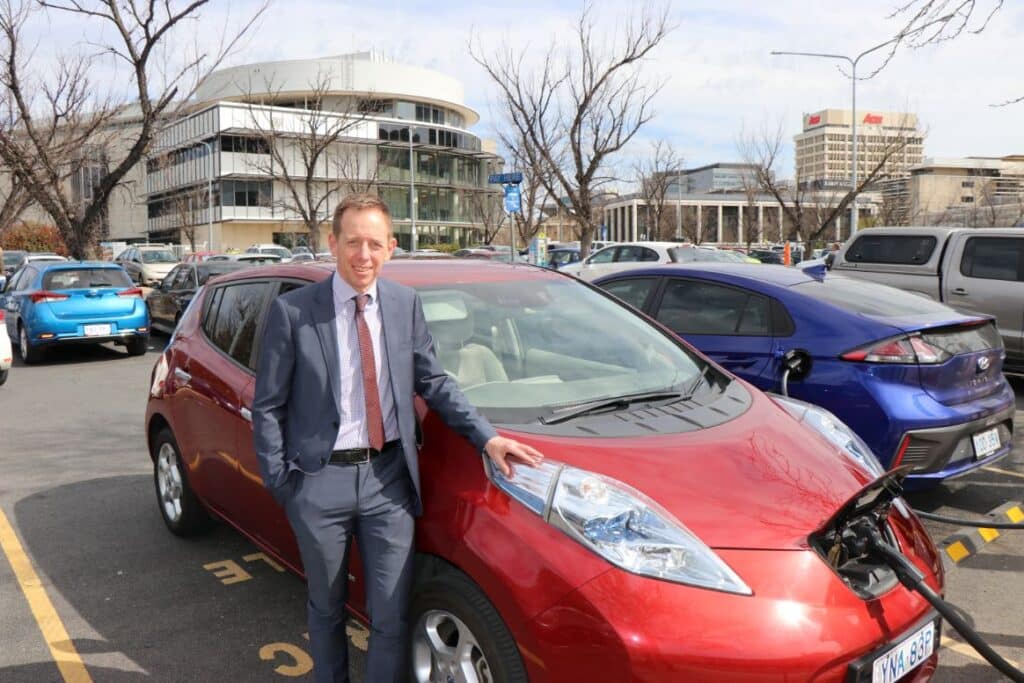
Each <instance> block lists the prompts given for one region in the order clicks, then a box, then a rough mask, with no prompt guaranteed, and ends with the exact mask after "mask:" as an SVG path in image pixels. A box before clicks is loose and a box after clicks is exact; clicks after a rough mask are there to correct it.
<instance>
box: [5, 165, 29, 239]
mask: <svg viewBox="0 0 1024 683" xmlns="http://www.w3.org/2000/svg"><path fill="white" fill-rule="evenodd" d="M4 175H5V176H7V177H5V178H2V179H0V188H2V190H0V238H2V237H3V235H4V233H5V232H6V231H7V230H9V229H10V228H11V227H12V226H13V225H15V223H17V221H18V219H19V218H21V214H23V213H24V212H25V209H27V208H28V205H29V203H31V201H32V200H31V198H30V197H29V195H28V192H27V191H26V190H25V186H24V185H23V184H22V182H21V180H20V179H19V178H18V177H17V176H15V175H13V174H10V173H6V174H4Z"/></svg>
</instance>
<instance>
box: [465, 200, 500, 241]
mask: <svg viewBox="0 0 1024 683" xmlns="http://www.w3.org/2000/svg"><path fill="white" fill-rule="evenodd" d="M465 200H466V202H467V206H466V208H467V209H468V211H467V213H468V214H469V220H470V221H472V222H473V223H476V224H478V225H480V226H481V227H482V228H483V234H482V235H481V236H480V241H481V242H483V243H484V244H490V243H491V242H493V241H494V238H495V237H497V236H498V233H499V232H501V229H502V226H503V224H504V223H505V217H506V216H505V210H504V208H503V207H502V205H501V195H499V194H497V193H495V192H487V191H479V192H467V193H466V194H465Z"/></svg>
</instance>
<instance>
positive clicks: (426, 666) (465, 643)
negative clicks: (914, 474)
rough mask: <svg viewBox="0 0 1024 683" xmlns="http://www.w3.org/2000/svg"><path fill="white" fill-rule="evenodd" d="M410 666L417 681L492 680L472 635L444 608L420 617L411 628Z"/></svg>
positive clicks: (468, 682)
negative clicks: (414, 626) (413, 628)
mask: <svg viewBox="0 0 1024 683" xmlns="http://www.w3.org/2000/svg"><path fill="white" fill-rule="evenodd" d="M412 667H413V676H414V679H415V680H416V682H417V683H494V676H493V674H492V672H491V667H490V666H489V665H488V663H487V658H486V657H485V656H484V653H483V650H482V649H481V647H480V643H479V642H478V640H477V638H476V636H475V635H473V632H472V631H471V630H470V628H469V627H468V626H467V625H466V623H465V622H464V621H462V620H461V619H459V618H458V617H457V616H455V615H454V614H452V613H451V612H448V611H445V610H430V611H429V612H426V613H424V614H423V616H421V617H420V619H419V621H418V623H417V624H416V629H415V630H414V631H413V643H412Z"/></svg>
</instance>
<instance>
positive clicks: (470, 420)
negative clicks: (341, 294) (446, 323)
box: [252, 276, 496, 514]
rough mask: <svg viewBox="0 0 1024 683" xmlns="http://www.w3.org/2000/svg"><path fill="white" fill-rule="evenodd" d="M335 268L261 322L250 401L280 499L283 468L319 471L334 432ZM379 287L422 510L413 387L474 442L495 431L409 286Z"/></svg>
mask: <svg viewBox="0 0 1024 683" xmlns="http://www.w3.org/2000/svg"><path fill="white" fill-rule="evenodd" d="M332 278H333V276H332V277H329V278H327V279H325V280H323V281H322V282H318V283H316V284H313V285H309V286H307V287H302V288H299V289H296V290H292V291H291V292H288V293H286V294H283V295H282V296H280V297H278V298H277V299H276V300H275V301H274V302H273V303H272V304H271V307H270V313H269V315H268V316H267V325H266V327H265V329H264V331H263V338H262V342H261V346H260V353H259V364H258V366H257V369H256V392H255V396H254V399H253V406H252V407H253V410H252V425H253V435H254V439H255V445H256V455H257V457H258V458H259V462H260V471H261V474H262V475H263V483H264V485H266V487H267V488H268V489H270V492H271V493H272V494H273V495H274V498H276V499H277V500H278V502H281V503H283V502H284V501H285V500H287V497H288V495H290V492H291V487H290V485H289V475H291V473H292V472H293V471H295V470H298V471H300V472H302V473H304V474H306V475H316V474H319V473H320V471H321V470H322V469H323V468H324V467H325V466H326V464H327V461H328V459H329V458H330V455H331V450H332V449H333V448H334V441H335V439H336V438H337V436H338V427H339V420H340V419H341V417H340V409H339V400H340V392H341V391H342V390H343V389H342V387H341V386H340V381H341V380H340V370H339V368H338V351H337V349H338V333H337V328H336V327H335V320H334V291H333V289H332V283H331V280H332ZM377 296H378V305H379V306H380V310H381V317H382V321H383V325H382V330H383V336H384V346H385V348H386V349H387V361H388V371H389V373H390V375H391V393H392V396H393V397H394V401H395V412H396V414H397V417H398V430H399V433H400V434H401V439H402V448H403V451H404V455H405V462H406V465H407V466H408V468H409V475H410V477H411V478H412V483H413V485H414V486H415V488H416V514H421V513H422V511H423V506H422V504H421V502H420V471H419V462H418V460H417V455H416V412H415V409H414V406H413V396H414V394H419V395H420V396H422V397H423V399H424V400H425V401H426V402H427V405H429V406H430V407H431V408H432V409H433V410H434V411H435V412H436V413H437V414H438V415H439V416H440V417H441V419H442V420H444V421H445V422H446V423H447V424H448V425H449V426H451V427H452V429H454V430H455V431H457V432H459V433H460V434H462V435H463V436H464V437H466V438H467V439H469V441H470V442H471V443H472V444H473V446H475V447H476V448H478V449H481V450H482V449H483V446H484V444H485V443H487V441H488V440H489V439H490V438H491V437H493V436H495V435H496V432H495V431H494V428H493V427H492V426H491V425H490V423H488V422H487V420H485V419H484V418H483V417H482V416H481V415H480V414H479V413H478V412H477V411H476V409H475V408H474V407H473V406H472V405H471V404H470V403H469V401H467V400H466V398H465V396H463V394H462V392H461V391H460V390H459V388H458V386H457V385H456V383H455V380H454V379H452V378H451V376H449V375H448V374H447V373H446V372H445V371H444V368H443V367H442V366H441V364H440V363H439V362H438V360H437V357H436V356H435V355H434V344H433V339H432V338H431V336H430V331H429V330H428V329H427V323H426V321H425V320H424V317H423V307H422V305H421V304H420V299H419V296H418V295H417V294H416V292H415V290H413V289H410V288H409V287H405V286H404V285H400V284H398V283H395V282H389V281H387V280H382V279H378V280H377ZM294 476H298V475H294ZM294 476H293V477H292V478H294Z"/></svg>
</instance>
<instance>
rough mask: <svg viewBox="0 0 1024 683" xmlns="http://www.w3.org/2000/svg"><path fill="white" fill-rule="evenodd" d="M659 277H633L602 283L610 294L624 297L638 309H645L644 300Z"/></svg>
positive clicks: (620, 297) (623, 298)
mask: <svg viewBox="0 0 1024 683" xmlns="http://www.w3.org/2000/svg"><path fill="white" fill-rule="evenodd" d="M657 284H658V278H654V277H631V278H626V279H623V280H615V281H614V282H609V283H607V284H603V285H601V288H602V289H604V290H605V291H606V292H608V293H609V294H611V295H613V296H616V297H618V298H619V299H622V300H623V301H625V302H626V303H627V304H629V305H630V306H632V307H633V308H635V309H637V310H641V311H642V310H643V309H644V302H646V301H647V298H648V297H649V296H650V295H651V292H652V291H653V290H654V288H655V286H656V285H657Z"/></svg>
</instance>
